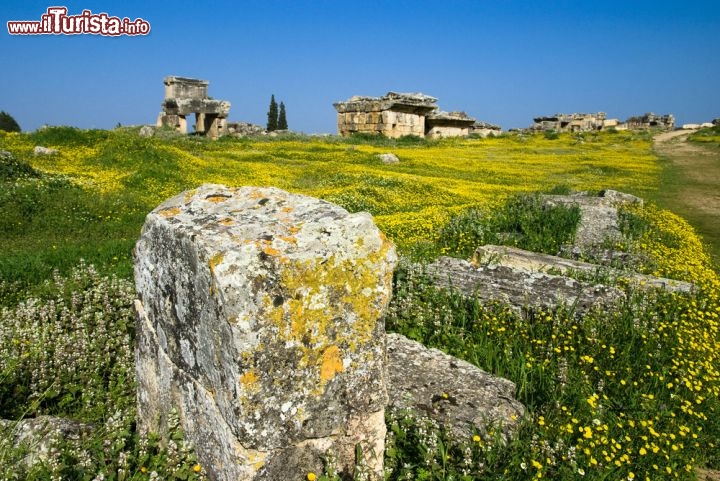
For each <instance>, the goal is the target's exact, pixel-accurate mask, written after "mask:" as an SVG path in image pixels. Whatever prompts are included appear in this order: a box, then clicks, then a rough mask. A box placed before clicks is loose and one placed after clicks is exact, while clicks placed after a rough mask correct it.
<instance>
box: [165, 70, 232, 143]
mask: <svg viewBox="0 0 720 481" xmlns="http://www.w3.org/2000/svg"><path fill="white" fill-rule="evenodd" d="M208 84H209V82H208V81H207V80H199V79H193V78H186V77H174V76H169V77H165V100H164V101H163V103H162V112H160V115H158V120H157V126H158V127H164V126H165V127H172V128H174V129H176V130H177V131H178V132H180V133H182V134H186V133H187V131H188V128H187V116H188V115H191V114H195V132H197V133H198V134H205V135H207V136H208V137H211V138H217V137H219V136H220V135H224V134H225V133H226V132H227V116H228V114H229V113H230V102H228V101H227V100H215V99H212V98H210V97H208Z"/></svg>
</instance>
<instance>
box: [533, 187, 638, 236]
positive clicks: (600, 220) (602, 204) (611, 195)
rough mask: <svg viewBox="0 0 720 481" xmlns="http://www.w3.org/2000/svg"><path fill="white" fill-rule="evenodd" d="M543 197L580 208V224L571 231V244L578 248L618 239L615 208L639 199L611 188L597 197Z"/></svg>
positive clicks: (547, 200) (553, 203) (551, 202)
mask: <svg viewBox="0 0 720 481" xmlns="http://www.w3.org/2000/svg"><path fill="white" fill-rule="evenodd" d="M543 198H544V200H545V203H546V204H548V205H577V206H578V207H579V208H580V225H578V228H577V232H576V234H575V246H577V247H579V248H580V249H589V248H593V247H598V246H600V245H601V244H603V243H604V242H606V241H608V240H610V241H613V240H618V239H620V238H621V233H620V226H619V223H618V222H619V220H618V210H617V208H618V207H619V206H620V205H622V204H632V203H640V204H642V202H643V201H642V199H640V198H639V197H635V196H634V195H630V194H625V193H623V192H618V191H615V190H606V191H604V192H603V193H602V194H601V195H600V196H588V195H577V194H576V195H546V196H544V197H543Z"/></svg>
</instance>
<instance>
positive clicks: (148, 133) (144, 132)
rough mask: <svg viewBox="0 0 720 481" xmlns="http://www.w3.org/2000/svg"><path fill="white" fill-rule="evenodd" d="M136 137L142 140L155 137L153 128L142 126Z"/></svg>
mask: <svg viewBox="0 0 720 481" xmlns="http://www.w3.org/2000/svg"><path fill="white" fill-rule="evenodd" d="M138 135H139V136H140V137H143V138H148V137H152V136H153V135H155V127H153V126H151V125H143V126H142V127H140V132H138Z"/></svg>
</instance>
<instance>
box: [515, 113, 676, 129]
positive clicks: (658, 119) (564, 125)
mask: <svg viewBox="0 0 720 481" xmlns="http://www.w3.org/2000/svg"><path fill="white" fill-rule="evenodd" d="M533 122H534V123H533V125H532V126H531V127H530V128H529V129H528V130H530V131H541V132H543V131H550V130H552V131H555V132H589V131H593V130H607V129H615V130H628V129H629V130H642V129H651V128H652V129H655V128H660V129H664V130H672V129H674V128H675V117H673V115H672V114H667V115H655V114H653V113H647V114H644V115H639V116H636V117H630V118H629V119H628V120H626V121H625V122H620V120H618V119H608V118H607V115H606V114H605V112H597V113H594V114H578V113H575V114H555V115H549V116H544V117H535V118H534V119H533Z"/></svg>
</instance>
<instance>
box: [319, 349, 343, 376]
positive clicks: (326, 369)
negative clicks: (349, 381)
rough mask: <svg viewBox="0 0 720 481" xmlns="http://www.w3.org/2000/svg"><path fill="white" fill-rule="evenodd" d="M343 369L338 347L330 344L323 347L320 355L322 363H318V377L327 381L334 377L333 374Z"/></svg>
mask: <svg viewBox="0 0 720 481" xmlns="http://www.w3.org/2000/svg"><path fill="white" fill-rule="evenodd" d="M342 371H343V362H342V358H341V357H340V349H339V348H338V347H337V346H335V345H332V346H330V347H328V348H327V349H325V351H324V352H323V355H322V364H321V365H320V379H322V380H323V381H326V382H327V381H329V380H330V379H332V378H334V377H335V374H337V373H339V372H342Z"/></svg>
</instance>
